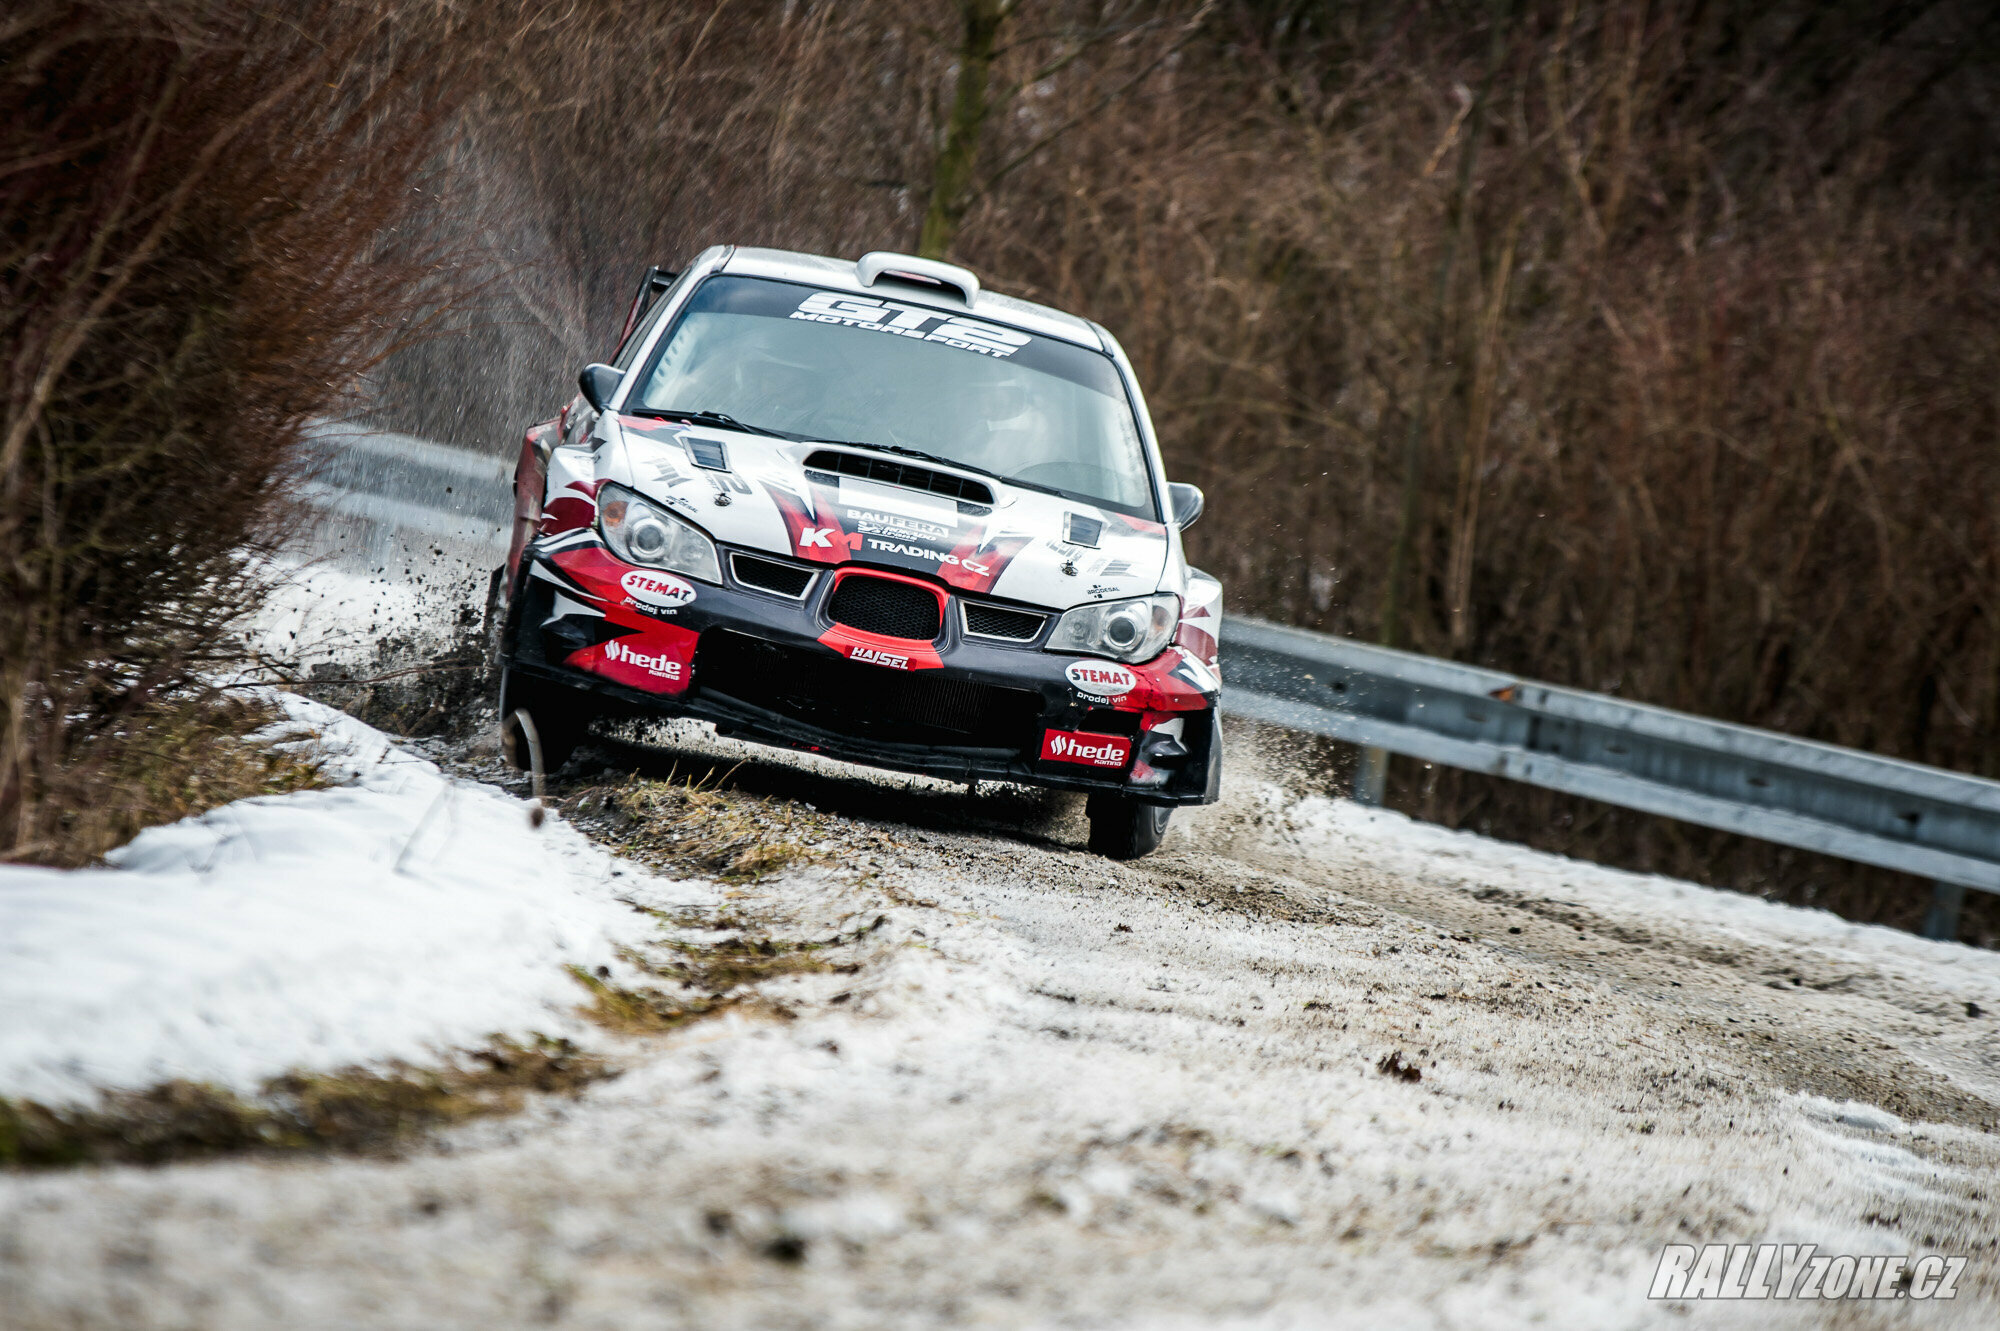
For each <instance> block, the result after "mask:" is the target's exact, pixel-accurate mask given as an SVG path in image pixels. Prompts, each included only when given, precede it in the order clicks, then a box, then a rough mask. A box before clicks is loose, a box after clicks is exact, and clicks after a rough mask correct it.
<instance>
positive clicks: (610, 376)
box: [576, 364, 625, 411]
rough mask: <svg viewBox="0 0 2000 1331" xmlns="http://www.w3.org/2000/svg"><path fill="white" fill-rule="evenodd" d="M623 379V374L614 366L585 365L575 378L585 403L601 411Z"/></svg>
mask: <svg viewBox="0 0 2000 1331" xmlns="http://www.w3.org/2000/svg"><path fill="white" fill-rule="evenodd" d="M624 377H625V374H624V372H623V371H622V370H620V369H619V368H618V367H617V366H615V365H601V364H593V365H586V366H584V367H583V372H582V373H581V374H579V375H577V376H576V386H577V387H578V388H581V389H582V390H583V400H584V401H585V402H588V403H589V404H590V405H591V406H592V407H594V408H596V409H597V410H598V411H603V410H604V404H605V403H607V402H609V401H610V400H611V395H612V394H613V393H615V392H617V391H618V381H619V380H620V379H623V378H624Z"/></svg>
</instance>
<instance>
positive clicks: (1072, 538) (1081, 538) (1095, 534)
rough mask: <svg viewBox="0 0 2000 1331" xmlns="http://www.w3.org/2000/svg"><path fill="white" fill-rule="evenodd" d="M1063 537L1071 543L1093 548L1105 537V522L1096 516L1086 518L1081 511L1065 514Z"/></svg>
mask: <svg viewBox="0 0 2000 1331" xmlns="http://www.w3.org/2000/svg"><path fill="white" fill-rule="evenodd" d="M1063 539H1064V540H1065V541H1068V542H1069V543H1070V544H1071V545H1081V546H1086V547H1088V548H1090V549H1092V550H1095V549H1096V548H1097V543H1098V542H1099V541H1101V540H1103V539H1104V523H1103V522H1101V521H1099V520H1098V519H1096V518H1086V517H1084V516H1083V515H1082V514H1081V513H1065V514H1063Z"/></svg>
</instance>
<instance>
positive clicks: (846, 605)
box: [827, 575, 941, 642]
mask: <svg viewBox="0 0 2000 1331" xmlns="http://www.w3.org/2000/svg"><path fill="white" fill-rule="evenodd" d="M827 614H828V615H830V616H832V618H833V622H834V623H836V624H845V625H847V626H848V627H849V628H856V629H860V630H862V631H863V632H865V633H880V634H883V635H884V636H886V637H890V638H910V639H914V640H915V641H918V642H929V641H930V640H931V639H933V638H935V637H937V635H938V629H939V628H940V627H941V625H940V621H939V616H938V598H937V597H936V596H935V595H934V594H933V593H931V592H930V591H928V590H926V589H925V588H922V587H918V586H916V585H914V584H912V583H908V582H892V581H890V580H889V579H888V578H871V577H867V576H865V575H863V576H858V577H851V578H847V579H845V580H843V581H842V582H841V584H840V586H839V587H838V588H836V589H835V590H834V593H833V603H832V604H831V605H829V606H828V607H827Z"/></svg>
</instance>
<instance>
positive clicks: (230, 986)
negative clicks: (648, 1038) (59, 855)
mask: <svg viewBox="0 0 2000 1331" xmlns="http://www.w3.org/2000/svg"><path fill="white" fill-rule="evenodd" d="M273 698H274V700H275V701H276V702H278V703H280V704H281V705H282V706H283V708H284V710H285V712H286V714H287V717H288V719H287V720H286V721H284V722H282V723H280V725H279V727H278V728H277V730H278V733H277V734H274V735H273V736H271V737H270V738H272V739H274V740H276V742H277V743H279V744H280V745H282V746H286V747H292V748H297V749H302V750H305V751H308V752H311V753H312V754H314V755H316V756H317V757H318V758H319V759H320V761H321V762H322V763H323V765H324V766H323V771H324V772H325V773H326V775H327V777H328V778H329V780H332V781H334V782H337V783H338V784H336V785H335V786H333V788H330V789H324V790H310V791H299V792H295V793H292V794H288V795H276V796H270V797H266V798H263V799H254V800H244V801H242V802H239V803H236V804H232V805H229V806H227V807H225V808H221V809H217V810H214V811H212V812H210V813H208V814H206V815H204V816H202V817H199V818H190V819H187V820H185V821H183V822H180V823H176V824H173V825H172V826H168V827H156V828H151V829H149V830H147V831H145V832H142V833H141V834H140V835H139V837H138V838H137V839H136V840H134V841H133V842H132V843H131V844H129V845H127V846H124V847H122V848H120V849H119V850H117V851H115V852H113V853H112V854H111V856H110V857H109V859H110V862H111V864H112V866H113V867H111V868H108V869H91V870H82V871H76V872H65V871H62V870H55V869H31V868H23V867H19V866H0V1095H6V1096H13V1097H18V1098H27V1099H35V1100H39V1101H42V1102H44V1103H51V1104H55V1103H73V1102H88V1101H89V1100H91V1099H93V1098H94V1092H95V1091H96V1090H97V1089H100V1088H122V1089H138V1088H144V1087H147V1086H151V1085H154V1084H157V1083H159V1082H162V1081H166V1080H170V1079H174V1078H185V1079H191V1080H198V1081H206V1082H213V1083H218V1084H222V1085H225V1086H229V1087H231V1088H235V1089H238V1090H244V1091H249V1090H254V1089H255V1088H256V1087H257V1086H259V1085H260V1084H261V1083H262V1082H263V1081H265V1080H266V1079H268V1078H270V1077H274V1076H277V1075H278V1074H280V1073H283V1072H286V1071H288V1070H291V1069H294V1068H312V1069H318V1070H328V1069H334V1068H340V1067H343V1066H347V1065H350V1064H359V1063H374V1062H381V1061H384V1060H389V1059H403V1060H407V1061H411V1062H434V1061H436V1059H437V1058H438V1056H439V1054H440V1053H441V1052H449V1051H451V1050H454V1049H458V1048H464V1047H469V1046H478V1045H482V1044H484V1043H485V1042H486V1040H487V1039H488V1038H489V1036H490V1035H492V1034H494V1033H503V1034H508V1035H523V1034H527V1033H530V1032H542V1033H546V1034H551V1035H555V1034H565V1033H574V1031H575V1029H576V1028H577V1027H578V1026H579V1025H580V1023H579V1022H578V1021H577V1019H576V1017H575V1016H574V1012H573V1009H574V1008H575V1007H576V1004H577V1001H578V999H579V997H580V996H581V991H580V990H579V988H578V987H577V984H576V982H575V981H574V980H573V979H572V978H571V977H570V976H569V974H568V973H567V972H566V971H565V970H564V969H563V968H564V966H565V965H570V964H575V965H587V966H596V965H601V964H605V963H608V962H610V961H612V960H613V954H614V950H615V948H616V946H617V945H618V944H619V943H620V942H623V941H629V940H632V939H636V938H638V937H640V936H642V935H643V934H644V933H645V932H646V929H645V923H644V917H643V916H640V915H638V914H636V913H635V912H634V911H633V910H632V909H631V908H630V907H629V906H627V905H625V904H624V903H622V902H621V901H620V900H619V899H618V897H619V896H620V895H621V894H622V893H623V892H624V891H625V890H626V884H625V883H624V881H623V879H622V877H621V875H625V874H627V873H633V872H635V871H633V870H632V869H631V868H630V867H629V866H620V865H617V864H615V863H614V861H613V860H612V858H611V857H610V856H609V855H607V854H606V853H605V852H604V851H602V850H600V849H598V848H597V847H596V846H594V845H592V844H591V843H590V842H589V841H588V840H587V839H585V838H584V837H583V836H582V835H580V834H579V833H577V832H576V831H575V830H574V829H573V828H570V827H568V826H565V825H563V824H561V823H560V822H553V823H549V824H546V825H544V826H542V827H541V828H539V829H537V828H536V827H534V826H532V825H531V824H530V818H529V809H530V806H529V804H528V803H526V802H524V801H522V800H520V799H517V798H515V797H513V796H511V795H508V794H506V793H504V792H502V791H500V790H497V789H495V788H493V787H491V786H486V785H481V784H479V783H477V782H473V781H466V780H461V779H457V778H453V777H448V776H446V775H444V774H443V773H442V772H440V771H439V770H438V768H437V766H436V765H435V764H434V763H431V762H428V761H426V760H424V759H422V758H419V757H416V756H415V755H413V754H410V753H407V752H403V751H400V750H398V749H396V748H395V747H394V746H393V745H391V744H390V743H389V741H388V740H387V739H386V738H385V737H384V736H382V735H381V734H380V733H379V732H377V731H375V730H372V729H370V728H369V727H367V726H364V725H362V724H361V723H360V722H358V721H355V720H354V719H353V718H351V717H348V716H345V715H343V714H342V713H340V712H337V711H334V710H332V709H331V708H328V707H323V706H321V705H319V704H317V703H314V702H310V701H308V700H306V699H304V698H300V697H298V696H296V695H294V694H284V693H280V694H274V695H273ZM280 735H282V736H283V738H280V737H279V736H280Z"/></svg>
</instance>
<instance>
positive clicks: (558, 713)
mask: <svg viewBox="0 0 2000 1331" xmlns="http://www.w3.org/2000/svg"><path fill="white" fill-rule="evenodd" d="M522 711H525V712H526V713H528V716H529V718H530V719H531V720H532V721H533V722H534V725H535V738H536V740H537V741H538V743H539V745H540V748H541V760H542V772H543V774H544V775H546V774H548V773H550V772H553V771H555V770H556V769H557V768H559V767H561V766H562V765H563V764H564V763H566V762H568V761H569V756H570V754H572V753H574V752H575V751H576V746H577V745H578V744H580V743H582V742H583V738H584V736H585V735H586V734H587V733H588V731H589V729H590V713H589V711H588V710H587V709H586V708H585V707H584V706H583V704H582V699H580V698H578V697H576V696H575V695H574V694H573V693H572V692H571V691H570V690H568V689H564V688H562V687H561V686H559V685H547V684H542V683H540V682H539V681H531V680H527V679H524V678H522V677H521V676H519V675H517V674H515V673H514V671H513V669H512V668H511V667H508V666H504V665H503V666H502V667H501V670H500V752H501V754H502V755H503V756H504V757H505V758H506V759H507V762H508V765H509V766H511V767H513V768H514V769H515V770H517V771H522V772H526V771H531V770H533V768H534V765H535V764H534V755H533V752H532V749H533V746H531V745H530V744H529V743H528V736H527V732H526V731H525V730H524V729H523V728H522V726H521V723H520V720H519V718H518V717H517V716H516V713H517V712H522Z"/></svg>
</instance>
